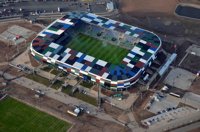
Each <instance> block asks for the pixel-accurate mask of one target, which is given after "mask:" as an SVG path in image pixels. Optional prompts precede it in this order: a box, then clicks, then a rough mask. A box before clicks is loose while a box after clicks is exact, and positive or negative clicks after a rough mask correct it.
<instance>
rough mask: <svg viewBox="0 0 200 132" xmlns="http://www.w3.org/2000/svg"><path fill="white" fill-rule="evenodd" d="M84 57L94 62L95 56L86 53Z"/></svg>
mask: <svg viewBox="0 0 200 132" xmlns="http://www.w3.org/2000/svg"><path fill="white" fill-rule="evenodd" d="M84 59H85V60H87V61H89V62H92V61H93V60H94V57H92V56H89V55H86V56H85V58H84Z"/></svg>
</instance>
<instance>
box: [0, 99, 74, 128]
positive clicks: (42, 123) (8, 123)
mask: <svg viewBox="0 0 200 132" xmlns="http://www.w3.org/2000/svg"><path fill="white" fill-rule="evenodd" d="M0 117H1V118H0V132H30V131H32V132H66V131H67V130H68V129H69V128H70V127H71V124H69V123H67V122H65V121H62V120H60V119H57V118H55V117H53V116H51V115H48V114H46V113H44V112H41V111H39V110H36V109H35V108H32V107H30V106H28V105H26V104H23V103H21V102H19V101H16V100H14V99H12V98H10V97H8V98H6V99H4V100H2V101H0Z"/></svg>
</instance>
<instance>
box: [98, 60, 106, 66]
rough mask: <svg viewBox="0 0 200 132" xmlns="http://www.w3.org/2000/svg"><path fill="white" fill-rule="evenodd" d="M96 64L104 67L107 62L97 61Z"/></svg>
mask: <svg viewBox="0 0 200 132" xmlns="http://www.w3.org/2000/svg"><path fill="white" fill-rule="evenodd" d="M96 64H97V65H100V66H103V67H104V66H105V65H106V64H107V62H106V61H103V60H98V61H97V63H96Z"/></svg>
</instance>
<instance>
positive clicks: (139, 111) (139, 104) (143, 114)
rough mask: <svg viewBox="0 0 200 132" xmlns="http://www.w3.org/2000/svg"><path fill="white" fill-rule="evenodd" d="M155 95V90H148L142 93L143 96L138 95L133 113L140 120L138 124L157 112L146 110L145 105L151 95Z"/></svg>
mask: <svg viewBox="0 0 200 132" xmlns="http://www.w3.org/2000/svg"><path fill="white" fill-rule="evenodd" d="M152 95H153V92H151V91H147V92H144V93H143V94H142V96H140V97H138V98H137V100H136V101H135V102H134V104H133V108H132V110H133V115H134V117H135V120H136V121H137V122H138V124H140V125H142V124H141V122H140V121H141V120H143V119H146V118H149V117H151V116H154V115H155V114H153V113H151V112H149V111H147V110H144V107H145V105H146V104H147V102H148V101H149V98H150V96H152Z"/></svg>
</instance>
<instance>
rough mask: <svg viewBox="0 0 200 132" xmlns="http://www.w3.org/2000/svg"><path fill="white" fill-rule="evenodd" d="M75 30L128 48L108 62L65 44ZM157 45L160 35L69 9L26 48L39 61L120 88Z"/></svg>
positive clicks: (138, 72) (141, 72) (141, 68)
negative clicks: (115, 58) (120, 55)
mask: <svg viewBox="0 0 200 132" xmlns="http://www.w3.org/2000/svg"><path fill="white" fill-rule="evenodd" d="M79 32H81V33H83V34H85V33H87V35H89V36H92V37H95V38H97V39H98V38H99V40H102V39H105V41H106V42H110V43H111V44H114V45H116V46H118V47H119V48H126V49H127V50H128V51H129V52H128V54H127V55H126V56H125V57H124V58H123V59H122V60H121V62H120V64H112V63H111V62H107V61H105V60H102V59H99V58H95V57H94V56H91V55H89V53H88V54H87V53H82V52H79V51H76V50H74V49H73V48H69V47H68V43H70V41H71V40H72V39H73V38H74V36H76V34H77V33H79ZM102 34H105V35H104V37H101V36H102ZM102 41H104V40H102ZM160 48H161V40H160V38H159V37H158V36H157V35H156V34H154V33H152V32H150V31H147V30H144V29H141V28H138V27H134V26H131V25H128V24H125V23H122V22H118V21H115V20H111V19H109V18H105V17H101V16H98V15H95V14H92V13H86V12H70V13H68V14H67V15H65V16H64V17H62V18H60V19H57V20H56V21H54V22H53V23H52V24H50V25H49V26H48V27H47V28H45V29H44V30H43V31H41V32H40V33H39V34H38V35H37V37H36V38H35V39H34V40H33V41H32V43H31V47H30V50H31V54H32V55H33V56H34V58H35V59H36V60H38V61H40V62H42V63H48V64H52V65H54V66H56V67H58V68H59V69H62V70H64V71H66V72H70V73H73V74H75V75H77V76H79V77H81V78H83V79H84V80H90V81H93V82H96V83H99V84H100V85H102V86H104V87H105V88H108V89H111V90H123V89H126V88H129V87H130V86H132V85H133V84H135V83H136V82H137V81H138V80H139V78H140V77H142V76H143V75H144V73H145V69H146V68H147V67H149V66H150V65H151V63H152V62H153V61H154V60H155V59H156V55H157V53H158V51H159V49H160Z"/></svg>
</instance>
